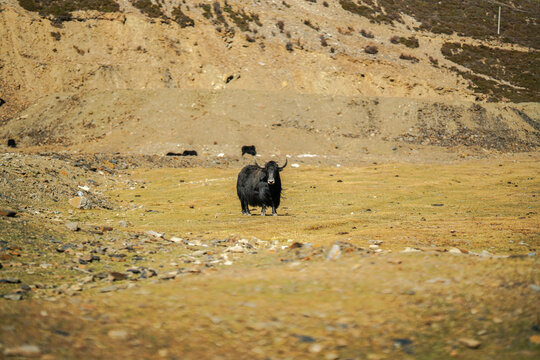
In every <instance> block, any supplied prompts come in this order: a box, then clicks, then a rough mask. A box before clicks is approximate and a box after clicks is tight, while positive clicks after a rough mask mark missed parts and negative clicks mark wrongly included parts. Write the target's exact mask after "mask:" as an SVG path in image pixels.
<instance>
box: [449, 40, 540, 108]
mask: <svg viewBox="0 0 540 360" xmlns="http://www.w3.org/2000/svg"><path fill="white" fill-rule="evenodd" d="M441 51H442V53H443V55H444V56H445V57H446V58H447V59H448V60H451V61H453V62H455V63H456V64H459V65H462V66H464V67H466V68H468V69H470V70H472V71H473V72H474V73H477V74H483V75H487V76H489V77H492V78H494V79H496V80H504V81H507V82H509V83H511V84H512V85H514V86H516V87H519V88H515V89H514V90H512V89H511V88H510V87H508V86H507V85H500V84H497V83H496V82H494V81H491V80H488V79H482V80H481V79H480V78H479V77H478V76H475V75H473V74H467V75H465V76H466V77H467V78H468V79H469V80H471V81H473V83H474V84H475V85H474V86H475V89H476V90H478V91H480V92H482V93H486V94H491V96H494V97H495V98H500V97H498V95H497V94H500V95H501V96H504V97H506V98H508V99H511V100H513V101H538V100H539V99H540V74H539V73H538V71H536V69H539V68H540V54H539V53H538V52H537V51H530V52H523V51H517V50H502V49H497V48H490V47H487V46H474V45H467V44H459V43H445V44H444V45H443V47H442V50H441ZM461 73H462V75H463V72H461ZM503 89H507V90H503ZM512 92H514V94H512ZM503 94H504V95H503Z"/></svg>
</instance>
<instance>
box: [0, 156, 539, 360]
mask: <svg viewBox="0 0 540 360" xmlns="http://www.w3.org/2000/svg"><path fill="white" fill-rule="evenodd" d="M236 172H237V170H235V169H201V168H193V169H159V170H137V171H135V172H133V173H132V174H131V175H129V176H128V177H129V178H130V179H131V180H133V179H136V180H137V181H138V185H135V186H134V188H133V189H130V187H133V186H132V185H133V184H132V183H130V182H126V183H125V186H123V187H117V188H116V189H114V190H112V191H111V193H110V195H111V196H113V197H114V198H116V199H118V200H119V201H120V202H121V203H123V204H124V205H125V206H126V207H127V208H128V209H129V210H126V211H103V210H100V211H97V210H95V211H94V210H92V211H85V212H80V213H79V214H78V216H79V217H80V220H81V222H88V223H93V224H103V223H106V222H107V221H110V222H111V223H116V222H117V221H118V220H120V219H126V220H128V221H129V222H130V223H131V224H132V226H131V227H129V228H128V231H130V232H133V233H137V232H141V231H145V230H154V231H158V232H165V233H166V237H169V238H170V237H171V236H180V237H182V236H185V237H187V238H189V239H191V240H193V239H195V238H201V239H203V240H205V239H206V240H210V239H221V238H231V237H232V238H235V237H236V238H240V237H246V238H250V237H251V236H256V237H257V238H260V239H262V240H269V241H273V240H277V241H278V242H279V243H280V244H281V243H283V244H288V240H289V239H291V240H293V241H299V242H302V243H312V244H314V248H315V249H317V248H318V249H320V248H326V249H327V248H328V246H329V245H331V244H332V243H333V242H334V241H336V240H342V241H348V242H350V243H353V244H356V245H358V246H364V247H366V246H367V245H368V244H369V240H382V241H383V243H382V245H381V248H382V249H384V250H386V251H384V252H383V253H367V252H362V251H360V252H352V253H343V254H342V256H341V257H340V258H339V259H337V260H335V261H326V260H325V259H324V256H313V257H308V258H301V257H299V256H298V254H297V252H296V250H294V249H285V250H277V251H269V250H268V249H264V248H261V249H256V250H257V253H256V254H250V255H246V254H238V255H236V254H229V257H230V259H231V260H232V261H233V265H232V266H230V267H226V266H221V265H219V266H216V267H210V268H205V267H204V266H202V265H201V266H200V270H201V273H200V274H198V275H194V274H189V273H183V274H182V275H180V276H177V277H176V279H174V280H160V281H152V279H149V280H143V281H137V282H129V283H130V284H132V286H134V287H133V288H129V289H126V290H120V291H116V292H112V293H105V294H103V293H99V289H100V288H101V287H103V286H106V285H107V284H105V283H99V284H97V285H96V287H95V288H89V289H85V291H83V292H82V293H81V294H80V295H79V296H75V297H62V296H60V297H59V298H57V299H56V300H55V301H43V300H25V301H19V302H7V301H0V322H1V323H2V324H5V325H4V326H2V327H0V339H1V343H2V344H3V345H4V347H8V346H9V347H12V346H15V345H20V344H24V343H34V344H38V345H39V346H40V348H41V349H42V353H43V354H45V355H46V356H52V357H51V358H82V357H91V358H100V359H110V358H118V357H125V358H140V359H155V358H165V359H175V358H176V359H268V358H269V359H434V358H437V359H444V358H454V357H457V358H460V359H494V358H504V359H533V358H535V357H536V356H537V355H538V353H539V351H540V349H539V346H540V345H538V344H537V343H535V341H536V340H535V339H536V338H535V336H538V330H537V329H538V325H539V314H540V311H539V307H538V292H537V291H536V290H535V287H534V285H535V284H536V285H538V284H540V277H539V273H538V263H537V260H536V259H537V257H536V256H527V254H528V253H529V252H532V251H534V250H536V249H537V247H538V240H539V236H538V215H537V212H538V201H537V200H536V195H537V193H538V190H539V183H538V180H537V174H538V162H536V161H534V159H531V160H524V159H521V160H520V161H519V162H514V161H502V162H500V163H499V162H497V161H494V160H485V161H470V162H460V163H455V164H434V165H413V164H385V165H372V166H368V167H357V168H339V169H338V168H311V167H307V168H300V169H290V168H287V169H286V170H285V171H284V172H283V174H282V175H283V182H284V187H285V188H286V198H285V199H284V200H283V203H282V204H283V208H281V209H280V210H279V213H280V215H281V216H278V217H272V216H267V217H264V218H263V217H261V216H252V217H245V216H242V215H241V213H240V206H239V204H238V201H237V199H236V194H235V175H236ZM396 175H399V176H396ZM123 179H125V176H123ZM338 180H341V181H342V182H338ZM181 181H183V182H181ZM143 182H144V183H143ZM516 185H517V186H516ZM142 186H144V188H143V187H142ZM132 200H133V203H132V202H131V201H132ZM132 204H133V208H132V206H131V205H132ZM433 204H444V206H433ZM139 205H143V207H142V208H136V207H138V206H139ZM368 209H370V211H368ZM148 210H152V211H155V212H148ZM67 236H70V235H69V234H68V235H67ZM72 236H75V235H72ZM77 236H81V235H80V234H79V235H77ZM115 236H116V235H115V234H114V233H112V234H111V235H110V237H109V238H108V239H114V238H115ZM74 241H75V240H74ZM520 242H523V243H526V244H527V245H523V244H520ZM145 246H147V247H148V248H147V249H146V250H145V254H147V255H145V256H147V258H146V260H143V261H140V262H137V263H136V264H137V265H145V266H151V267H155V268H156V269H158V270H159V271H160V273H162V272H165V271H168V269H169V267H170V266H172V265H171V264H170V263H171V262H173V261H174V262H181V261H182V259H183V258H182V253H184V252H186V251H187V250H186V246H185V245H183V244H169V245H168V246H166V245H160V244H159V243H156V244H154V243H152V242H151V243H149V244H148V245H145ZM406 246H420V247H424V246H425V247H431V246H436V247H444V248H446V249H449V248H450V247H459V248H463V249H467V250H472V251H481V250H487V251H489V252H491V253H498V254H507V255H513V254H521V255H522V256H517V257H510V258H489V257H478V256H473V255H453V254H448V253H439V252H428V251H426V252H419V253H401V252H399V251H400V250H402V249H403V248H404V247H406ZM188 248H189V247H188ZM149 250H155V251H152V252H149ZM387 250H392V252H389V251H387ZM210 251H211V252H215V251H217V252H219V251H220V250H216V249H214V248H210ZM148 254H152V255H148ZM216 254H217V253H216ZM66 259H67V258H66ZM67 260H69V259H67ZM130 261H131V260H127V262H126V265H125V266H133V264H131V263H129V262H130ZM92 266H93V267H94V268H95V269H101V270H100V271H102V270H103V269H105V270H107V269H109V270H116V271H122V269H123V267H124V265H123V264H120V263H118V264H116V265H115V266H114V267H110V266H112V265H111V263H110V262H109V263H107V262H106V261H105V259H103V260H102V263H100V264H99V265H92ZM98 266H99V267H98ZM181 266H186V267H192V266H193V264H187V265H184V264H181ZM5 271H6V274H7V275H9V276H20V277H21V278H23V280H24V279H25V278H24V276H27V275H25V274H24V272H23V270H17V269H15V270H13V269H11V268H9V269H5ZM17 271H19V272H20V273H17ZM47 271H50V272H51V273H50V274H49V275H48V276H49V277H50V278H54V279H56V280H54V281H57V282H63V281H66V280H65V279H64V280H62V279H63V276H65V274H64V273H62V272H60V270H55V269H52V270H47ZM96 271H97V270H96ZM7 275H6V276H7ZM153 279H155V278H153ZM123 283H124V285H127V284H126V282H123ZM117 284H118V283H117ZM121 285H122V282H120V283H119V285H118V286H120V287H121ZM531 285H532V286H531ZM535 329H536V330H535ZM111 330H113V331H115V330H121V332H120V333H121V334H123V335H122V336H120V338H119V337H118V336H116V337H115V335H114V334H115V333H111V332H110V331H111ZM111 334H112V335H111ZM124 335H125V336H124ZM461 338H469V339H475V340H478V341H479V342H480V347H479V348H478V349H469V348H467V347H466V346H464V345H463V344H462V343H461V342H460V341H459V339H461Z"/></svg>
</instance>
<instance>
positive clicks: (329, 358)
mask: <svg viewBox="0 0 540 360" xmlns="http://www.w3.org/2000/svg"><path fill="white" fill-rule="evenodd" d="M324 359H325V360H336V359H339V355H338V354H336V353H334V352H330V353H327V354H325V355H324Z"/></svg>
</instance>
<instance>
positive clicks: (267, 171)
mask: <svg viewBox="0 0 540 360" xmlns="http://www.w3.org/2000/svg"><path fill="white" fill-rule="evenodd" d="M255 165H257V166H258V167H259V169H261V170H262V171H261V181H265V180H266V181H267V182H268V185H274V184H275V183H276V181H279V172H280V171H281V170H283V169H285V166H287V159H285V164H284V165H283V166H281V167H280V166H278V164H277V163H276V162H275V161H269V162H267V163H266V164H265V165H264V167H262V166H259V164H257V161H255Z"/></svg>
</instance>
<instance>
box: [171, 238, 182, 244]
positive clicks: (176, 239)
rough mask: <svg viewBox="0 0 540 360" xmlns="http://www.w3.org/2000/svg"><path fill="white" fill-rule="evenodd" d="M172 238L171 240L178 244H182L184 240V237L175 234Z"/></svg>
mask: <svg viewBox="0 0 540 360" xmlns="http://www.w3.org/2000/svg"><path fill="white" fill-rule="evenodd" d="M170 240H171V241H172V242H173V243H177V244H181V243H183V242H184V239H182V238H179V237H176V236H173V237H172V238H171V239H170Z"/></svg>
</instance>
